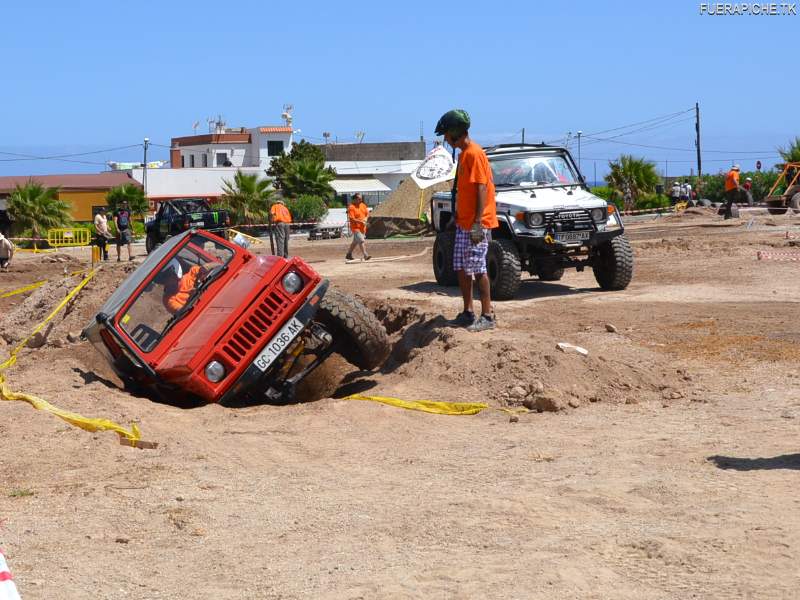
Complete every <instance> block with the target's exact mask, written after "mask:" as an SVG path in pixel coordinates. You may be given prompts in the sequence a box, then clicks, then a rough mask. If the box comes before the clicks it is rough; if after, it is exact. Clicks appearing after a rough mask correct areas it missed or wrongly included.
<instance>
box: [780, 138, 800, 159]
mask: <svg viewBox="0 0 800 600" xmlns="http://www.w3.org/2000/svg"><path fill="white" fill-rule="evenodd" d="M778 154H780V155H781V158H783V160H784V161H785V162H800V137H795V138H794V140H793V141H791V142H789V144H788V145H787V146H786V147H785V148H783V147H781V148H778Z"/></svg>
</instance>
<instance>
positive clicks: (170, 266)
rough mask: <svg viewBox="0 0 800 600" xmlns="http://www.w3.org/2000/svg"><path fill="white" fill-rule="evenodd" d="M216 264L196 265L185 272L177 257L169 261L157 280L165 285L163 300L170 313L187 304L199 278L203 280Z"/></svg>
mask: <svg viewBox="0 0 800 600" xmlns="http://www.w3.org/2000/svg"><path fill="white" fill-rule="evenodd" d="M216 264H217V263H213V262H212V263H208V264H207V265H206V266H205V267H202V266H200V265H194V266H192V267H191V268H190V269H189V270H188V271H185V272H184V270H183V267H182V266H181V263H180V262H179V261H178V260H177V259H175V258H173V259H172V260H171V261H169V263H167V266H166V267H164V269H163V270H162V271H161V273H159V275H158V277H157V278H156V282H157V283H160V284H161V285H163V286H164V295H163V297H162V301H163V303H164V307H165V308H166V309H167V310H168V311H169V312H170V314H173V315H174V314H175V313H176V312H178V311H179V310H180V309H182V308H183V307H184V306H186V303H187V302H188V301H189V297H190V296H191V295H192V291H193V290H194V289H195V287H197V284H198V280H202V278H203V277H204V276H205V275H206V274H207V273H208V272H209V271H210V269H211V268H213V267H214V266H215V265H216Z"/></svg>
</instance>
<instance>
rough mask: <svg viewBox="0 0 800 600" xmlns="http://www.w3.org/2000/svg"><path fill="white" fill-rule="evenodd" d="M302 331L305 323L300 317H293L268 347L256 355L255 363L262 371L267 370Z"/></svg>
mask: <svg viewBox="0 0 800 600" xmlns="http://www.w3.org/2000/svg"><path fill="white" fill-rule="evenodd" d="M301 331H303V324H302V323H301V322H300V321H299V320H298V319H296V318H292V319H291V320H290V321H289V322H288V323H287V324H286V325H284V326H283V328H282V329H281V330H280V331H279V332H278V333H276V334H275V337H273V338H272V339H271V340H270V341H269V343H267V345H266V347H265V348H264V349H263V350H262V351H261V353H260V354H259V355H258V356H257V357H256V360H255V361H254V364H255V365H256V366H257V367H258V368H259V369H261V370H262V371H266V370H267V369H268V368H269V366H270V365H271V364H272V363H274V362H275V359H277V358H278V357H279V356H280V355H281V354H283V351H284V350H286V347H287V346H288V345H289V344H290V343H292V340H293V339H294V338H296V337H297V336H298V335H299V334H300V332H301Z"/></svg>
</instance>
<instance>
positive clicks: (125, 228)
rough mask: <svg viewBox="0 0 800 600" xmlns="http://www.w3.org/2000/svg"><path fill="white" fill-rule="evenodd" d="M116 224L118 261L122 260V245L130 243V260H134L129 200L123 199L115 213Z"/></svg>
mask: <svg viewBox="0 0 800 600" xmlns="http://www.w3.org/2000/svg"><path fill="white" fill-rule="evenodd" d="M114 225H116V227H117V262H119V261H121V260H122V246H123V244H127V245H128V260H133V254H132V252H131V245H132V244H133V231H131V210H130V208H128V201H127V200H123V201H122V204H120V207H119V208H118V209H117V210H116V212H115V213H114Z"/></svg>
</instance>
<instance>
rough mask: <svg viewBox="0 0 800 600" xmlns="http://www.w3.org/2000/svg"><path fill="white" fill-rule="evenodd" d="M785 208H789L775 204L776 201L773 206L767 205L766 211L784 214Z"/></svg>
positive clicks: (773, 213) (772, 213)
mask: <svg viewBox="0 0 800 600" xmlns="http://www.w3.org/2000/svg"><path fill="white" fill-rule="evenodd" d="M787 210H789V209H788V208H786V207H785V206H780V205H777V203H776V204H775V205H773V206H767V212H768V213H769V214H771V215H785V214H786V211H787Z"/></svg>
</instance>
